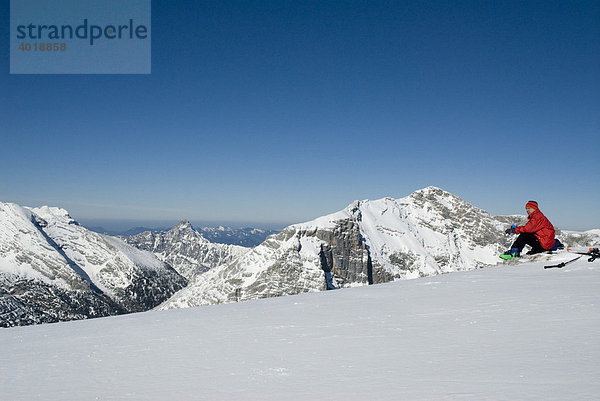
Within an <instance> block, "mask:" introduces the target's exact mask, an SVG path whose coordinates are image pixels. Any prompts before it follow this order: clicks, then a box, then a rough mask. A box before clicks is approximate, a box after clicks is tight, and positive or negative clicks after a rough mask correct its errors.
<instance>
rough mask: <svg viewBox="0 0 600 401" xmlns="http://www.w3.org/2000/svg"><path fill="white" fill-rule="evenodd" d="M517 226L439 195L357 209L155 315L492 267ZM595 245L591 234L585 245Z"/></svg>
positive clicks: (224, 273)
mask: <svg viewBox="0 0 600 401" xmlns="http://www.w3.org/2000/svg"><path fill="white" fill-rule="evenodd" d="M522 221H524V217H523V216H510V217H508V216H506V217H499V218H496V217H494V216H491V215H490V214H489V213H487V212H485V211H484V210H481V209H479V208H477V207H475V206H473V205H471V204H469V203H467V202H465V201H464V200H462V199H460V198H459V197H457V196H455V195H453V194H450V193H448V192H445V191H443V190H441V189H439V188H436V187H428V188H425V189H422V190H419V191H416V192H414V193H413V194H411V195H409V196H407V197H405V198H401V199H393V198H383V199H379V200H375V201H369V200H365V201H355V202H353V203H352V204H350V205H349V206H348V207H346V208H345V209H344V210H342V211H340V212H337V213H333V214H330V215H327V216H324V217H320V218H318V219H315V220H313V221H310V222H307V223H302V224H296V225H292V226H289V227H287V228H285V229H284V230H283V231H282V232H281V233H279V234H277V235H273V236H271V237H269V238H268V239H267V240H266V241H265V242H263V243H262V244H261V245H259V246H257V247H255V248H253V249H252V250H250V251H248V252H247V253H245V254H244V255H242V256H240V257H239V258H237V259H236V260H234V261H232V262H231V263H228V264H224V265H221V266H218V267H215V268H214V269H212V270H211V271H209V272H207V273H204V274H203V275H201V276H198V277H196V278H194V279H193V280H191V281H190V284H189V285H188V286H187V287H186V288H185V289H183V290H181V291H179V292H178V293H177V294H175V295H174V296H173V297H172V298H171V299H170V300H169V301H167V302H165V303H164V304H163V305H161V306H160V307H159V308H160V309H170V308H181V307H188V306H198V305H208V304H214V303H222V302H234V301H240V300H247V299H256V298H264V297H273V296H280V295H290V294H297V293H301V292H307V291H321V290H325V289H327V288H332V287H349V286H356V285H367V284H377V283H384V282H388V281H392V280H397V279H409V278H416V277H422V276H429V275H435V274H442V273H448V272H452V271H459V270H468V269H475V268H479V267H484V266H492V265H496V264H498V263H499V262H500V259H499V258H498V255H499V254H500V253H501V252H503V251H504V250H506V248H507V247H508V246H509V245H510V243H511V242H512V241H513V240H514V237H512V236H507V235H506V234H505V233H504V230H505V229H506V228H507V225H509V224H508V223H509V222H522ZM592 237H594V233H590V234H589V235H588V236H587V237H586V238H587V239H588V240H590V241H593V240H591V239H590V238H592ZM559 238H560V236H559ZM571 238H574V235H571ZM594 238H596V241H597V240H598V236H596V237H594Z"/></svg>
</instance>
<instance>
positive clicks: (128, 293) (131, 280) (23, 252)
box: [0, 203, 187, 327]
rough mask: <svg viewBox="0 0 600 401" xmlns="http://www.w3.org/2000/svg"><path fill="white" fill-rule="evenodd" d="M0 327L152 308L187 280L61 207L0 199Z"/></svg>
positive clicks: (152, 256) (146, 254) (148, 255)
mask: <svg viewBox="0 0 600 401" xmlns="http://www.w3.org/2000/svg"><path fill="white" fill-rule="evenodd" d="M0 222H1V226H0V326H4V327H7V326H15V325H24V324H32V323H45V322H56V321H61V320H74V319H81V318H90V317H99V316H108V315H115V314H121V313H127V312H138V311H144V310H148V309H151V308H153V307H155V306H156V305H158V304H160V303H161V302H163V301H165V300H167V299H168V298H169V297H170V296H171V295H172V294H173V293H174V292H176V291H178V290H180V289H181V288H183V287H184V286H185V285H186V284H187V281H186V280H185V278H183V277H181V276H180V275H179V274H177V272H175V271H174V270H173V269H172V268H171V267H170V266H168V265H166V264H164V263H163V262H161V261H159V260H158V259H156V257H154V255H152V254H151V253H149V252H144V251H141V250H138V249H136V248H134V247H132V246H129V245H127V244H126V243H124V242H123V241H122V240H120V239H118V238H114V237H110V236H107V235H101V234H97V233H93V232H91V231H88V230H87V229H85V228H83V227H81V226H80V225H79V224H78V223H77V222H76V221H75V220H73V219H72V218H71V217H70V216H69V214H68V213H67V212H66V211H65V210H63V209H59V208H50V207H41V208H34V209H31V208H24V207H21V206H18V205H16V204H12V203H0Z"/></svg>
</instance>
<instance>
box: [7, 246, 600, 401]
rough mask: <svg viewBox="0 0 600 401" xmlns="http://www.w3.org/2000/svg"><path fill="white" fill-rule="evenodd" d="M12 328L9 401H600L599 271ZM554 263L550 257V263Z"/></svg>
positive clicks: (591, 266)
mask: <svg viewBox="0 0 600 401" xmlns="http://www.w3.org/2000/svg"><path fill="white" fill-rule="evenodd" d="M572 258H573V255H572V254H568V253H561V254H556V255H552V256H544V257H542V258H538V259H535V260H536V261H533V262H527V263H522V264H516V265H515V264H507V265H500V266H498V267H492V268H484V269H477V270H470V271H462V272H456V273H451V274H443V275H437V276H432V277H426V278H419V279H416V280H402V281H395V282H390V283H386V284H379V285H374V286H365V287H356V288H345V289H340V290H335V291H327V292H316V293H305V294H301V295H296V296H288V297H279V298H269V299H262V300H255V301H247V302H242V303H233V304H222V305H212V306H205V307H198V308H189V309H176V310H168V311H152V312H145V313H139V314H131V315H125V316H118V317H111V318H102V319H94V320H87V321H77V322H66V323H57V324H49V325H38V326H29V327H15V328H10V329H3V330H0V344H2V352H0V399H3V400H38V399H43V400H168V399H170V400H211V401H214V400H244V401H252V400H257V401H258V400H260V401H269V400H277V401H280V400H282V399H284V400H290V401H292V400H390V401H391V400H561V401H563V400H578V401H579V400H598V397H599V395H600V380H598V378H599V377H600V362H598V361H600V342H599V341H598V338H599V334H600V302H599V299H598V297H599V292H598V288H600V261H596V262H592V263H589V262H587V261H586V259H585V257H584V258H581V259H579V260H578V261H576V262H573V263H571V264H568V265H567V266H566V267H564V268H562V269H547V270H545V269H544V268H543V266H544V264H550V263H558V262H561V261H565V260H569V259H572ZM546 259H550V260H546Z"/></svg>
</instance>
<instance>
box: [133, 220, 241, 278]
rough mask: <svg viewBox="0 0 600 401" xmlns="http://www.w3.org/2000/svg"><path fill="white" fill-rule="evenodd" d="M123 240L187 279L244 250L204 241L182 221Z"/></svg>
mask: <svg viewBox="0 0 600 401" xmlns="http://www.w3.org/2000/svg"><path fill="white" fill-rule="evenodd" d="M123 240H124V241H125V242H127V243H128V244H130V245H133V246H135V247H137V248H139V249H143V250H146V251H150V252H153V253H154V254H155V255H156V256H157V257H158V258H159V259H160V260H162V261H163V262H165V263H168V264H169V265H171V266H172V267H173V268H174V269H175V270H176V271H177V272H178V273H179V274H181V275H182V276H184V277H186V278H187V279H192V278H194V277H195V276H197V275H200V274H202V273H204V272H206V271H208V270H210V269H212V268H213V267H216V266H219V265H221V264H226V263H230V262H232V261H233V260H234V259H235V258H237V257H239V256H241V255H243V254H244V253H246V252H247V251H248V248H245V247H241V246H237V245H226V244H215V243H212V242H210V241H208V240H207V239H206V238H204V236H203V235H202V234H201V233H200V232H198V231H197V230H195V229H194V228H193V227H192V225H191V224H190V222H189V221H182V222H181V223H179V224H177V225H176V226H175V227H173V228H172V229H170V230H168V231H161V232H150V231H146V232H143V233H140V234H137V235H133V236H129V237H123Z"/></svg>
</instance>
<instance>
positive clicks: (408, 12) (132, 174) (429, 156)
mask: <svg viewBox="0 0 600 401" xmlns="http://www.w3.org/2000/svg"><path fill="white" fill-rule="evenodd" d="M454 3H456V2H444V1H424V2H423V1H414V2H413V1H397V2H394V1H364V2H358V1H356V2H355V1H349V2H335V1H327V2H319V1H310V2H309V1H257V2H251V1H243V2H230V1H189V2H188V1H185V2H184V1H154V2H153V3H152V30H151V38H152V74H150V75H10V74H9V53H8V37H9V33H10V32H9V28H8V24H4V25H3V26H4V28H2V29H3V30H4V34H3V35H0V41H2V42H3V43H4V44H5V52H4V54H5V63H4V71H3V73H2V74H0V88H1V89H0V132H1V135H2V146H1V147H0V200H2V201H9V202H16V203H19V204H22V205H31V206H39V205H44V204H50V205H56V206H61V207H64V208H66V209H67V210H69V211H70V212H71V214H72V215H73V216H74V217H75V218H76V219H79V220H82V221H85V220H92V219H96V220H100V219H116V220H138V221H143V220H146V221H150V220H152V221H155V220H179V219H190V220H192V221H210V222H222V223H236V222H245V223H256V224H275V223H277V224H285V223H293V222H300V221H305V220H310V219H313V218H315V217H318V216H320V215H323V214H326V213H330V212H334V211H337V210H339V209H342V208H344V207H345V206H346V205H347V204H349V203H350V202H352V201H353V200H355V199H377V198H381V197H384V196H392V197H403V196H406V195H408V194H410V193H411V192H412V191H414V190H416V189H420V188H423V187H426V186H429V185H435V186H438V187H441V188H443V189H445V190H447V191H449V192H452V193H455V194H457V195H458V196H460V197H462V198H463V199H465V200H467V201H468V202H471V203H473V204H474V205H476V206H478V207H481V208H483V209H485V210H487V211H489V212H490V213H493V214H513V213H524V205H525V202H526V201H527V200H529V199H536V200H538V201H539V202H540V206H541V208H542V210H543V211H544V212H545V213H546V215H547V216H548V217H549V218H550V219H551V220H552V221H553V222H554V223H555V225H558V226H560V227H562V228H570V229H590V228H600V207H599V205H600V189H599V187H598V184H597V177H598V174H599V173H600V156H599V155H598V148H599V146H598V145H600V72H599V71H600V24H599V23H598V21H600V3H599V2H598V1H593V2H592V1H590V2H583V1H582V2H579V1H574V2H564V1H562V2H554V1H544V2H528V1H525V2H523V1H501V2H488V1H476V2H469V1H467V2H461V4H459V5H457V4H454ZM0 14H1V16H2V20H4V21H8V20H9V2H8V1H3V2H2V7H1V8H0Z"/></svg>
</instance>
